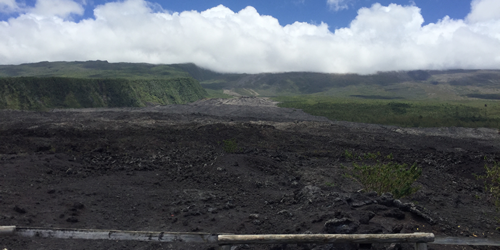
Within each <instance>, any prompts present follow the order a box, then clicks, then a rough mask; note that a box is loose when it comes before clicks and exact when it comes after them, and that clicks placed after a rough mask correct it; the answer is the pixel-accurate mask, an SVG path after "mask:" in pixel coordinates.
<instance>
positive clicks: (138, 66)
mask: <svg viewBox="0 0 500 250" xmlns="http://www.w3.org/2000/svg"><path fill="white" fill-rule="evenodd" d="M19 76H33V77H34V76H36V77H52V76H54V77H70V78H95V79H103V78H120V79H129V80H132V79H158V78H179V77H181V78H186V77H190V75H189V74H188V73H187V72H185V71H183V70H182V69H180V68H178V67H174V66H172V65H161V64H160V65H156V64H147V63H108V62H107V61H87V62H39V63H29V64H21V65H0V77H19Z"/></svg>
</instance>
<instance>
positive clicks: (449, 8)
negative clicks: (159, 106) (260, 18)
mask: <svg viewBox="0 0 500 250" xmlns="http://www.w3.org/2000/svg"><path fill="white" fill-rule="evenodd" d="M1 1H2V0H0V3H1ZM18 2H19V3H20V4H24V5H25V6H31V7H33V6H35V4H36V1H35V0H28V1H18ZM77 2H80V3H85V4H82V6H84V8H85V12H84V14H83V15H74V16H73V18H74V20H75V21H79V20H81V19H86V18H94V13H93V10H94V8H95V7H96V6H98V5H103V4H105V3H107V2H113V1H109V0H106V1H99V0H87V1H77ZM149 2H151V3H156V4H159V5H160V6H161V7H162V8H163V9H164V10H168V11H173V12H182V11H190V10H196V11H198V12H200V11H204V10H207V9H209V8H212V7H215V6H218V5H220V4H222V5H224V6H226V7H228V8H229V9H231V10H232V11H234V12H238V11H239V10H241V9H244V8H245V7H247V6H253V7H255V8H256V9H257V11H258V12H259V13H260V14H262V15H270V16H273V17H275V18H277V19H278V20H279V22H280V24H281V25H287V24H292V23H294V22H296V21H298V22H308V23H321V22H325V23H327V24H328V25H329V26H330V29H335V28H341V27H347V26H348V25H349V23H350V22H351V21H352V20H353V19H354V18H355V17H356V15H357V11H358V9H360V8H362V7H370V6H371V5H372V4H374V3H380V4H382V5H389V4H391V3H397V4H400V5H416V6H418V7H419V8H420V9H421V13H422V16H423V17H424V21H425V22H424V24H428V23H435V22H437V21H438V20H440V19H442V18H444V17H445V16H449V17H450V18H452V19H463V18H465V17H466V16H467V14H468V13H469V12H470V9H471V3H470V1H466V0H413V1H408V0H403V1H401V0H398V1H395V0H392V1H391V0H379V1H374V0H351V1H345V2H344V4H345V5H346V6H347V9H342V10H337V11H336V10H335V9H332V8H331V6H330V5H329V4H328V3H327V1H326V0H273V1H269V0H253V1H234V0H183V1H178V0H174V1H172V0H167V1H149ZM18 14H19V13H0V20H7V19H8V18H9V17H15V16H17V15H18Z"/></svg>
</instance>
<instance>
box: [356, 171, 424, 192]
mask: <svg viewBox="0 0 500 250" xmlns="http://www.w3.org/2000/svg"><path fill="white" fill-rule="evenodd" d="M353 165H354V174H353V178H355V179H356V180H358V181H359V182H360V183H361V184H363V186H364V187H365V189H366V191H375V192H377V194H379V195H381V194H383V193H386V192H391V193H392V194H393V195H394V197H395V198H398V199H399V198H401V197H405V196H408V195H410V194H413V193H415V192H416V191H418V188H416V187H413V186H412V185H413V183H414V182H415V181H416V180H417V179H418V178H419V177H420V175H421V174H422V170H421V169H420V168H418V167H417V164H413V165H412V166H410V167H408V165H407V164H399V163H395V162H388V163H381V162H378V163H377V164H375V165H364V164H363V165H358V164H357V163H353Z"/></svg>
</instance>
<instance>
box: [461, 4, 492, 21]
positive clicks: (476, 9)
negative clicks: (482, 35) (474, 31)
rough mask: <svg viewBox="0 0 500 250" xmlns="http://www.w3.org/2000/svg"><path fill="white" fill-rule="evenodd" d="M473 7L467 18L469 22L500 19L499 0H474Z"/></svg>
mask: <svg viewBox="0 0 500 250" xmlns="http://www.w3.org/2000/svg"><path fill="white" fill-rule="evenodd" d="M471 9H472V10H471V13H469V15H467V18H466V19H467V21H469V22H472V23H476V22H485V21H486V22H488V21H491V20H498V19H500V1H499V0H473V1H472V3H471Z"/></svg>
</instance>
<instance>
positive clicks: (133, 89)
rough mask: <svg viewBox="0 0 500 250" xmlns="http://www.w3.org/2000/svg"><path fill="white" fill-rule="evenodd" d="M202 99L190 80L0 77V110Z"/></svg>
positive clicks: (182, 78)
mask: <svg viewBox="0 0 500 250" xmlns="http://www.w3.org/2000/svg"><path fill="white" fill-rule="evenodd" d="M205 96H206V91H205V90H204V89H203V88H202V87H201V86H200V84H199V83H198V82H197V81H196V80H195V79H193V78H190V77H177V78H164V79H161V78H160V79H147V78H144V79H121V78H104V79H92V78H71V77H4V78H1V77H0V108H1V109H23V110H43V109H46V108H90V107H141V106H145V105H147V104H148V103H151V104H179V103H186V102H192V101H196V100H199V99H202V98H204V97H205Z"/></svg>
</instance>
